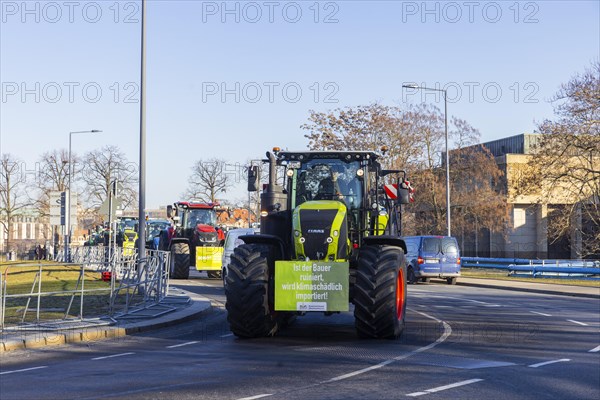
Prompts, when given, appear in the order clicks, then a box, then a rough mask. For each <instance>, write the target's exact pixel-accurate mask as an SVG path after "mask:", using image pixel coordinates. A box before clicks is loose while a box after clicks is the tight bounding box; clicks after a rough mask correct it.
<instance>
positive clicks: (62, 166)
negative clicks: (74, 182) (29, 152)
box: [31, 150, 80, 216]
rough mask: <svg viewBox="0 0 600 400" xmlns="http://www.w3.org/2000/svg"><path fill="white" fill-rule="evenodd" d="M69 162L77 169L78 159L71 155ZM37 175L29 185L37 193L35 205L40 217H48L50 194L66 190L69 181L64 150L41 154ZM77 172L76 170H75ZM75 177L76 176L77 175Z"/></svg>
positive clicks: (67, 163) (66, 155) (66, 157)
mask: <svg viewBox="0 0 600 400" xmlns="http://www.w3.org/2000/svg"><path fill="white" fill-rule="evenodd" d="M71 161H72V163H73V165H74V167H75V168H78V167H79V165H80V163H79V158H78V157H77V156H75V155H71ZM39 166H40V168H39V173H38V175H37V179H36V180H35V183H34V184H32V185H31V188H32V189H33V191H38V195H37V196H36V197H37V199H36V201H35V205H36V207H37V208H38V210H39V212H40V215H41V216H48V215H49V211H50V205H49V203H48V201H49V198H50V192H53V191H59V192H64V191H65V190H67V186H68V180H69V156H68V152H67V151H66V150H52V151H48V152H45V153H43V154H42V155H41V156H40V158H39ZM76 171H77V169H76ZM75 175H78V174H77V173H76V174H75Z"/></svg>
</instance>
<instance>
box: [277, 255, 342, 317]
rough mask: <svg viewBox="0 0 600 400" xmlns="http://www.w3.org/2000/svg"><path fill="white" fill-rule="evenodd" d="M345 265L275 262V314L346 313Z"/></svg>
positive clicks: (335, 263)
mask: <svg viewBox="0 0 600 400" xmlns="http://www.w3.org/2000/svg"><path fill="white" fill-rule="evenodd" d="M348 270H349V265H348V263H347V262H333V261H330V262H327V261H276V262H275V310H277V311H348V302H349V300H348V299H349V297H348V296H349V294H348Z"/></svg>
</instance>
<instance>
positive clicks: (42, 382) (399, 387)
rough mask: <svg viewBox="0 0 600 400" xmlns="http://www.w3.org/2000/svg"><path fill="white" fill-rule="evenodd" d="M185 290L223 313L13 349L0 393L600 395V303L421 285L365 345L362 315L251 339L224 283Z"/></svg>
mask: <svg viewBox="0 0 600 400" xmlns="http://www.w3.org/2000/svg"><path fill="white" fill-rule="evenodd" d="M176 285H177V286H180V287H182V288H184V289H186V290H189V291H193V292H196V293H199V294H203V295H204V296H206V297H209V298H211V299H212V300H213V305H214V307H213V311H211V312H210V313H209V314H208V315H206V316H205V317H203V318H202V319H201V320H197V321H193V322H188V323H184V324H180V325H176V326H174V327H170V328H166V329H163V330H157V331H151V332H147V333H145V334H139V335H134V336H128V337H125V338H119V339H115V340H111V341H104V342H96V343H94V344H93V345H90V346H88V345H83V344H79V345H69V346H60V347H49V348H45V349H40V350H28V351H18V352H11V353H10V355H7V354H6V353H4V354H3V355H2V361H1V366H0V398H2V400H8V399H102V398H127V399H166V398H168V399H174V400H177V399H259V398H266V399H302V400H305V399H399V398H413V397H421V398H426V399H442V398H443V399H503V398H505V399H509V398H510V399H598V398H600V300H598V299H586V298H574V297H566V296H554V295H541V294H530V293H524V292H512V291H506V290H494V289H484V288H475V287H464V286H448V285H445V284H435V283H433V284H419V285H412V286H409V298H408V301H409V310H408V314H407V326H406V329H405V332H404V334H403V336H402V338H401V339H399V340H397V341H389V340H359V339H357V338H356V334H355V331H354V319H353V317H352V314H351V313H344V314H337V315H333V316H329V317H326V316H323V315H322V314H311V315H307V316H305V317H301V318H298V319H297V321H296V322H295V323H294V324H293V325H292V326H290V327H288V328H287V329H286V330H285V331H283V332H282V333H281V334H280V335H278V336H277V337H274V338H263V339H253V340H240V339H237V338H235V337H234V336H233V335H232V334H231V332H229V329H228V327H227V323H226V311H225V310H224V307H223V303H224V301H225V299H224V295H223V289H222V287H221V284H220V281H217V280H206V279H197V278H195V279H190V280H188V281H178V282H176Z"/></svg>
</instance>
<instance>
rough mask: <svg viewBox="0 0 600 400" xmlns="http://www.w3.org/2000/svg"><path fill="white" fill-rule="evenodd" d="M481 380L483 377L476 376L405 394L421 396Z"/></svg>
mask: <svg viewBox="0 0 600 400" xmlns="http://www.w3.org/2000/svg"><path fill="white" fill-rule="evenodd" d="M482 380H483V379H478V378H477V379H469V380H467V381H460V382H456V383H451V384H449V385H445V386H438V387H436V388H433V389H427V390H424V391H422V392H414V393H409V394H407V396H409V397H418V396H423V395H424V394H430V393H436V392H441V391H442V390H448V389H453V388H455V387H459V386H465V385H470V384H471V383H477V382H481V381H482Z"/></svg>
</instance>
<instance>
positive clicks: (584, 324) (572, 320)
mask: <svg viewBox="0 0 600 400" xmlns="http://www.w3.org/2000/svg"><path fill="white" fill-rule="evenodd" d="M567 321H569V322H572V323H574V324H577V325H581V326H589V325H588V324H586V323H585V322H579V321H575V320H574V319H568V320H567Z"/></svg>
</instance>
